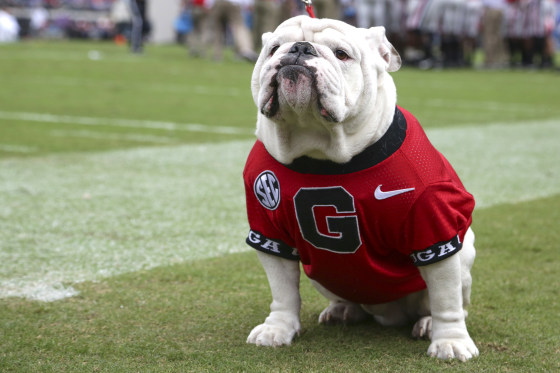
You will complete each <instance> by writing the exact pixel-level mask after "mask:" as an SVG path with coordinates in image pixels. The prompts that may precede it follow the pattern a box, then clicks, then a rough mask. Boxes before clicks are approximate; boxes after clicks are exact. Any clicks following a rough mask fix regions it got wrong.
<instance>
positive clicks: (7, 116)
mask: <svg viewBox="0 0 560 373" xmlns="http://www.w3.org/2000/svg"><path fill="white" fill-rule="evenodd" d="M0 119H4V120H12V121H26V122H37V123H44V124H46V123H66V124H75V125H83V126H114V127H127V128H151V129H160V130H170V131H187V132H204V133H216V134H225V135H250V134H252V133H253V132H254V131H253V130H250V129H246V128H239V127H227V126H210V125H205V124H198V123H178V122H168V121H151V120H136V119H122V118H100V117H83V116H71V115H56V114H48V113H29V112H9V111H0Z"/></svg>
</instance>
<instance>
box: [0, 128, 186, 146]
mask: <svg viewBox="0 0 560 373" xmlns="http://www.w3.org/2000/svg"><path fill="white" fill-rule="evenodd" d="M49 135H50V136H53V137H80V138H86V139H96V140H121V141H131V142H143V143H146V142H151V143H155V144H178V141H177V139H176V138H173V137H169V136H155V135H142V134H137V133H107V132H97V131H86V130H78V131H70V130H68V131H66V130H54V131H49ZM0 149H2V148H1V145H0Z"/></svg>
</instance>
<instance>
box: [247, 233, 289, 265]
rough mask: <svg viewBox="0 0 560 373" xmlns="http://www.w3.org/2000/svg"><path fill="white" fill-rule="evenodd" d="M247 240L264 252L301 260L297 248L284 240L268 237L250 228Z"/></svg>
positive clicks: (248, 243)
mask: <svg viewBox="0 0 560 373" xmlns="http://www.w3.org/2000/svg"><path fill="white" fill-rule="evenodd" d="M245 242H247V245H249V246H251V247H252V248H253V249H256V250H259V251H262V252H263V253H267V254H271V255H275V256H279V257H281V258H284V259H289V260H299V254H298V252H297V250H296V249H294V248H293V247H291V246H289V245H286V244H285V243H284V242H282V241H279V240H272V239H270V238H266V237H265V236H263V235H262V234H261V233H259V232H257V231H254V230H250V231H249V235H248V236H247V239H246V240H245Z"/></svg>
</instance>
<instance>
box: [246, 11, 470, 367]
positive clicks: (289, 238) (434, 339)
mask: <svg viewBox="0 0 560 373" xmlns="http://www.w3.org/2000/svg"><path fill="white" fill-rule="evenodd" d="M262 39H263V49H262V51H261V54H260V56H259V58H258V61H257V62H256V65H255V69H254V72H253V77H252V84H251V85H252V93H253V98H254V101H255V103H256V105H257V106H258V108H259V114H258V120H257V130H256V135H257V137H258V141H257V143H256V144H255V146H254V148H253V150H252V152H251V154H250V155H249V158H248V160H247V164H246V167H245V171H244V179H245V186H246V197H247V210H248V216H249V224H250V226H251V230H250V232H249V236H248V238H247V243H248V244H249V245H251V246H252V247H254V248H255V249H257V250H258V251H257V252H258V256H259V259H260V261H261V262H262V265H263V267H264V269H265V271H266V274H267V277H268V280H269V283H270V288H271V291H272V297H273V302H272V304H271V307H270V308H271V312H270V315H269V316H268V317H267V318H266V320H265V321H264V323H263V324H261V325H258V326H257V327H255V328H254V329H253V330H252V331H251V333H250V335H249V337H248V339H247V342H248V343H254V344H257V345H262V346H280V345H289V344H290V343H291V342H292V339H293V338H294V336H295V335H296V334H298V333H299V332H300V329H301V326H300V319H299V312H300V306H301V300H300V295H299V278H300V262H301V264H302V266H303V268H304V270H305V273H306V274H307V276H308V277H310V279H311V281H312V283H313V284H314V286H315V287H316V288H317V289H318V291H319V292H320V293H321V294H323V295H324V296H325V297H326V298H328V299H329V300H330V304H329V306H328V307H327V308H326V309H325V310H324V311H323V312H322V313H321V314H320V316H319V322H320V323H323V324H331V323H337V322H341V323H350V322H357V321H362V320H364V319H365V318H366V317H368V315H373V317H374V318H375V320H377V321H378V322H379V323H381V324H383V325H400V324H403V323H406V322H410V321H412V322H416V323H415V324H414V327H413V330H412V335H413V336H414V337H416V338H430V339H431V344H430V346H429V348H428V355H430V356H437V357H438V358H441V359H452V358H457V359H459V360H462V361H466V360H468V359H471V358H472V357H474V356H477V355H478V350H477V348H476V346H475V344H474V343H473V341H472V339H471V337H470V336H469V333H468V332H467V328H466V325H465V317H466V315H467V311H466V310H465V307H466V306H467V305H468V304H469V302H470V299H469V298H470V291H471V282H472V280H471V275H470V269H471V266H472V264H473V262H474V258H475V248H474V234H473V232H472V230H471V229H470V223H471V212H472V210H473V208H474V200H473V198H472V196H471V195H470V194H468V193H467V192H466V191H465V190H464V187H463V185H462V184H461V182H460V181H459V179H458V177H457V175H456V174H455V173H454V171H453V169H452V168H451V166H450V165H449V163H448V162H447V161H446V160H445V158H443V156H442V155H441V154H440V153H439V152H437V151H436V150H435V149H434V148H433V147H432V146H431V145H430V144H429V141H428V140H427V138H426V136H425V134H424V132H423V131H422V129H421V128H420V126H419V124H418V122H417V121H416V119H415V118H414V117H413V116H412V115H411V114H410V113H408V112H406V111H405V110H404V109H402V108H400V107H398V106H396V88H395V84H394V82H393V79H392V78H391V76H390V75H389V74H388V72H393V71H397V70H398V69H399V68H400V65H401V60H400V57H399V55H398V53H397V52H396V50H395V49H394V48H393V47H392V45H391V44H390V43H389V42H388V40H387V38H386V37H385V30H384V28H383V27H373V28H370V29H359V28H354V27H353V26H350V25H348V24H346V23H343V22H340V21H335V20H330V19H313V18H309V17H307V16H299V17H295V18H292V19H289V20H287V21H285V22H284V23H282V24H281V25H280V26H279V27H278V28H277V29H276V30H275V31H274V32H273V33H266V34H264V35H263V37H262Z"/></svg>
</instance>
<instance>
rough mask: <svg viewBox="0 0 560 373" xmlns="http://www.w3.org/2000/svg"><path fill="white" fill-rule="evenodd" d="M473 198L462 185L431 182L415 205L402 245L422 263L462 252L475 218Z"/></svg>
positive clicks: (412, 257) (406, 225)
mask: <svg viewBox="0 0 560 373" xmlns="http://www.w3.org/2000/svg"><path fill="white" fill-rule="evenodd" d="M473 209H474V198H473V196H472V195H471V194H469V193H468V192H467V191H466V190H465V189H464V188H463V187H462V185H457V184H456V183H454V182H444V183H438V184H433V185H430V186H428V187H427V188H426V189H425V190H424V192H423V193H422V194H421V195H420V196H419V197H418V199H417V200H416V201H415V203H414V205H413V206H412V208H411V210H410V211H409V214H408V216H407V218H406V219H405V221H404V223H403V229H402V231H401V232H402V233H401V234H402V236H401V238H402V240H403V241H404V242H403V243H402V246H401V247H402V248H405V250H408V252H406V254H407V255H410V257H411V259H412V261H413V263H414V264H415V265H416V266H423V265H428V264H432V263H436V262H439V261H441V260H443V259H446V258H448V257H450V256H452V255H454V254H456V253H458V252H459V250H461V248H462V240H463V237H464V236H465V233H466V231H467V229H468V228H469V226H470V224H471V221H472V217H471V215H472V211H473Z"/></svg>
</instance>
